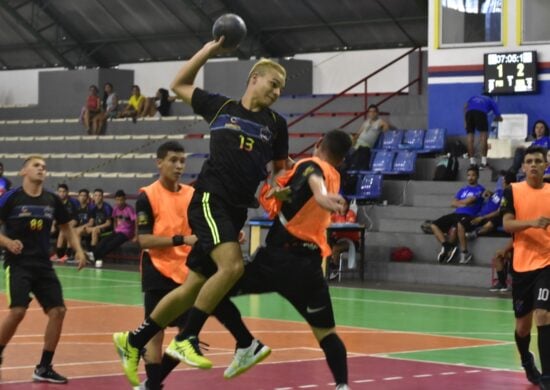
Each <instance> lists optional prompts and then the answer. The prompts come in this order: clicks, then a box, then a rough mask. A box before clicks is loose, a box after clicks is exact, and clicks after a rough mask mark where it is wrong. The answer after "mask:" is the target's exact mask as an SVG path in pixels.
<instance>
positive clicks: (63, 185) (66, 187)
mask: <svg viewBox="0 0 550 390" xmlns="http://www.w3.org/2000/svg"><path fill="white" fill-rule="evenodd" d="M60 188H63V189H64V190H65V191H67V192H69V186H68V185H67V184H65V183H59V184H58V185H57V189H60Z"/></svg>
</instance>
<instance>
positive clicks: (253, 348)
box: [223, 340, 271, 379]
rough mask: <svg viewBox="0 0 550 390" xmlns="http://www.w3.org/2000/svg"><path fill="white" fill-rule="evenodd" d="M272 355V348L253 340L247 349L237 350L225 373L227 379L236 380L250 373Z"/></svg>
mask: <svg viewBox="0 0 550 390" xmlns="http://www.w3.org/2000/svg"><path fill="white" fill-rule="evenodd" d="M270 353H271V348H269V347H268V346H266V345H263V344H262V343H261V342H260V341H259V340H252V344H250V346H249V347H247V348H237V349H236V350H235V356H233V361H231V364H230V365H229V367H227V368H226V369H225V371H224V373H223V377H224V378H225V379H231V378H235V377H236V376H238V375H241V374H242V373H244V372H246V371H248V369H250V368H251V367H252V366H254V365H255V364H258V363H259V362H261V361H262V360H264V359H265V358H266V357H268V356H269V354H270Z"/></svg>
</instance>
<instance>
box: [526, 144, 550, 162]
mask: <svg viewBox="0 0 550 390" xmlns="http://www.w3.org/2000/svg"><path fill="white" fill-rule="evenodd" d="M546 152H547V150H546V149H545V148H543V147H542V146H538V145H531V146H529V147H528V148H527V149H525V154H524V155H523V161H525V156H527V155H528V154H537V153H540V154H542V157H543V158H544V161H547V160H546Z"/></svg>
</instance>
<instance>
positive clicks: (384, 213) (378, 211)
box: [369, 205, 454, 220]
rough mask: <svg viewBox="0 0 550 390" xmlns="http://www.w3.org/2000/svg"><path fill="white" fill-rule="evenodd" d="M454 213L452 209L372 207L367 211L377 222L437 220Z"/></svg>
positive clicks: (393, 206)
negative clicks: (383, 219)
mask: <svg viewBox="0 0 550 390" xmlns="http://www.w3.org/2000/svg"><path fill="white" fill-rule="evenodd" d="M453 211H454V208H452V207H445V208H443V207H437V208H436V207H410V206H395V205H388V206H374V207H373V208H372V209H370V210H369V217H373V216H375V217H376V218H378V219H379V220H380V219H382V218H388V219H400V218H409V219H418V220H426V219H432V220H433V219H437V218H439V217H440V216H442V215H444V214H449V213H452V212H453Z"/></svg>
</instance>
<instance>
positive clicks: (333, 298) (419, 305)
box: [331, 297, 512, 314]
mask: <svg viewBox="0 0 550 390" xmlns="http://www.w3.org/2000/svg"><path fill="white" fill-rule="evenodd" d="M331 298H332V300H333V301H351V302H368V303H377V304H381V305H382V304H383V305H399V306H417V307H429V308H433V309H448V310H465V311H481V312H485V313H506V314H510V313H511V312H512V311H511V310H504V309H482V308H478V307H466V306H447V305H433V304H430V303H414V302H396V301H382V300H377V299H364V298H339V297H331Z"/></svg>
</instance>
